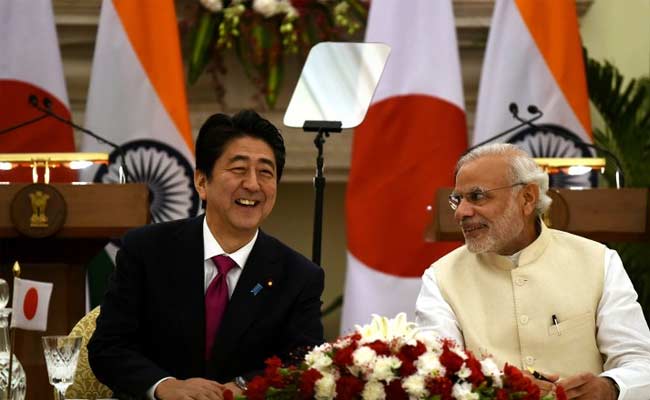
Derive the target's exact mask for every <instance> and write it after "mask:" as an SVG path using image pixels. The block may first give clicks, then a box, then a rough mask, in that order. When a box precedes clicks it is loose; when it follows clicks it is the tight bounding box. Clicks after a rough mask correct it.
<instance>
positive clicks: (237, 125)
mask: <svg viewBox="0 0 650 400" xmlns="http://www.w3.org/2000/svg"><path fill="white" fill-rule="evenodd" d="M245 136H249V137H253V138H256V139H261V140H263V141H264V142H266V144H268V145H269V146H270V147H271V149H272V150H273V155H274V156H275V164H276V169H277V180H278V182H279V181H280V178H281V177H282V170H283V169H284V161H285V155H286V152H285V149H284V139H282V135H281V134H280V131H279V130H278V128H276V127H275V126H274V125H273V124H272V123H270V122H269V121H268V120H267V119H265V118H262V117H261V116H260V115H259V114H258V113H256V112H255V111H253V110H242V111H240V112H238V113H237V114H235V115H233V116H232V117H231V116H229V115H226V114H213V115H211V116H210V117H209V118H208V119H207V120H206V121H205V122H204V123H203V126H201V129H199V136H198V137H197V138H196V169H197V171H201V172H203V173H204V174H205V176H206V177H207V178H208V179H211V178H212V168H213V167H214V164H215V163H216V162H217V160H218V159H219V157H221V155H222V154H223V151H224V148H225V147H226V145H227V144H228V143H229V142H230V141H231V140H233V139H238V138H241V137H245Z"/></svg>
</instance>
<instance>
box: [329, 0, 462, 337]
mask: <svg viewBox="0 0 650 400" xmlns="http://www.w3.org/2000/svg"><path fill="white" fill-rule="evenodd" d="M366 41H368V42H383V43H386V44H388V45H389V46H390V47H391V56H390V58H389V59H388V63H387V65H386V69H385V70H384V73H383V75H382V78H381V80H380V82H379V86H378V88H377V91H376V93H375V97H374V98H373V100H372V103H371V105H370V109H369V110H368V114H367V115H366V120H365V121H364V122H363V124H362V125H361V126H360V127H359V128H357V129H356V131H355V133H354V141H353V147H352V163H351V169H350V178H349V181H348V189H347V194H346V222H347V240H348V264H347V272H346V283H345V293H344V303H343V316H342V326H341V330H342V331H343V332H347V331H349V330H351V329H353V328H354V325H355V324H364V323H367V322H368V321H370V319H371V315H372V314H379V315H384V316H388V317H393V316H395V315H396V314H397V313H399V312H406V313H407V315H408V316H409V319H413V317H414V309H415V300H416V297H417V295H418V293H419V290H420V284H421V278H420V277H421V275H422V273H423V272H424V270H425V269H426V268H427V267H428V266H429V265H430V264H431V263H432V262H433V261H435V260H436V259H438V258H439V257H441V256H443V255H445V254H446V253H448V252H449V251H451V250H452V249H454V248H455V247H457V246H458V245H459V243H450V242H447V243H426V242H425V241H424V232H425V229H426V226H427V225H428V224H429V223H430V221H431V218H432V216H431V214H430V212H428V211H427V209H428V206H429V205H430V204H433V201H434V197H435V194H436V190H437V189H438V188H440V187H445V186H451V185H452V184H453V169H454V165H455V163H456V160H457V159H458V157H459V156H460V154H461V153H462V152H463V151H464V150H465V149H466V148H467V131H466V125H465V106H464V99H463V91H462V80H461V73H460V62H459V57H458V45H457V42H456V29H455V26H454V15H453V12H452V6H451V1H450V0H436V1H432V0H418V1H408V2H405V1H394V0H374V1H373V2H372V5H371V7H370V14H369V17H368V27H367V31H366Z"/></svg>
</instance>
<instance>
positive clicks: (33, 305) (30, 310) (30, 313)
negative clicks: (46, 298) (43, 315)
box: [23, 288, 38, 320]
mask: <svg viewBox="0 0 650 400" xmlns="http://www.w3.org/2000/svg"><path fill="white" fill-rule="evenodd" d="M37 309H38V291H37V290H36V289H35V288H29V290H27V293H25V301H24V302H23V313H24V314H25V318H27V319H29V320H31V319H32V318H34V315H36V310H37Z"/></svg>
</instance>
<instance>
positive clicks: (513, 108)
mask: <svg viewBox="0 0 650 400" xmlns="http://www.w3.org/2000/svg"><path fill="white" fill-rule="evenodd" d="M535 109H536V111H538V113H536V114H537V115H535V116H533V117H532V118H530V119H522V118H521V117H519V107H518V106H517V103H514V102H513V103H510V104H509V105H508V110H510V113H511V114H512V116H513V117H514V118H515V119H516V120H517V121H519V124H517V125H515V126H513V127H512V128H508V129H506V130H505V131H503V132H501V133H498V134H496V135H494V136H492V137H491V138H488V139H486V140H484V141H482V142H480V143H477V144H475V145H474V146H471V147H469V148H468V149H467V150H465V152H464V153H463V156H464V155H465V154H467V153H469V152H470V151H472V150H474V149H476V148H479V147H481V146H483V145H484V144H488V143H490V142H492V141H494V140H497V139H499V138H501V137H503V136H505V135H507V134H509V133H510V132H512V131H515V130H517V129H519V128H521V127H522V126H525V125H530V124H532V123H533V122H535V121H537V120H538V119H540V118H542V116H544V114H543V113H542V112H541V111H540V110H539V109H537V107H535ZM529 110H530V106H529ZM531 114H532V113H531ZM531 126H532V125H531Z"/></svg>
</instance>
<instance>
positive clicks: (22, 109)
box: [0, 0, 77, 182]
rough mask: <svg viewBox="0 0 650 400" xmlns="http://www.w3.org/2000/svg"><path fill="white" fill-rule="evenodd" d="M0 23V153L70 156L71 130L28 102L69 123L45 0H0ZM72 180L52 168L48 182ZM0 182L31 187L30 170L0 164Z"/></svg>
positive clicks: (51, 19) (49, 10) (63, 171)
mask: <svg viewBox="0 0 650 400" xmlns="http://www.w3.org/2000/svg"><path fill="white" fill-rule="evenodd" d="M0 19H1V21H0V110H1V111H0V131H5V132H4V133H2V134H0V152H1V153H31V152H74V149H75V146H74V136H73V134H72V128H71V127H70V126H67V125H65V124H63V123H61V122H59V121H57V120H55V119H54V118H51V117H44V114H43V113H42V112H40V111H38V110H37V109H35V108H34V107H32V106H31V105H30V103H29V98H30V97H31V96H33V98H34V100H35V101H37V102H38V104H39V105H40V106H41V107H43V106H44V101H45V99H48V100H49V101H50V102H51V109H52V111H54V112H55V113H57V114H58V115H60V116H62V117H64V118H67V119H70V107H69V106H68V93H67V91H66V88H65V80H64V77H63V67H62V65H61V54H60V53H59V41H58V39H57V35H56V27H55V24H54V15H53V13H52V3H51V1H50V0H32V1H21V0H2V1H0ZM28 121H31V123H29V124H25V125H22V126H21V127H19V128H18V127H17V126H18V125H21V124H23V123H25V122H28ZM12 127H14V128H16V129H11V128H12ZM41 176H42V173H41ZM76 179H77V173H76V171H71V170H69V169H62V168H56V169H52V171H51V175H50V181H51V182H69V181H73V180H76ZM0 181H2V182H31V181H32V171H31V169H30V168H19V169H13V170H11V169H9V166H8V165H3V164H2V163H0ZM41 182H42V178H41Z"/></svg>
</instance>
